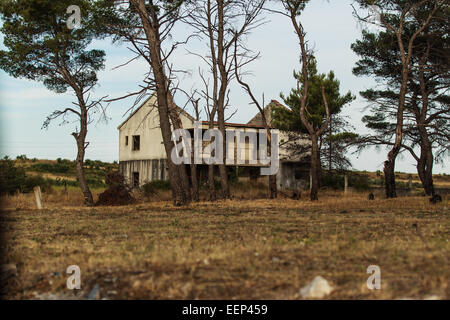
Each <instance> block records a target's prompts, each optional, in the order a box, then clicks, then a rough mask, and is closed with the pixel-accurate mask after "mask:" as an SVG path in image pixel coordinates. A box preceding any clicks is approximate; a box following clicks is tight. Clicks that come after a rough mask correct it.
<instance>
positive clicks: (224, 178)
mask: <svg viewBox="0 0 450 320" xmlns="http://www.w3.org/2000/svg"><path fill="white" fill-rule="evenodd" d="M223 96H225V95H223ZM219 101H220V102H219V105H218V110H217V111H218V112H217V115H218V121H219V130H220V132H221V133H222V136H223V144H222V150H223V160H222V162H223V163H222V164H219V174H220V184H221V187H222V190H221V191H222V198H223V199H229V198H230V186H229V184H228V173H227V167H226V156H227V155H226V131H225V108H224V101H223V99H222V98H219Z"/></svg>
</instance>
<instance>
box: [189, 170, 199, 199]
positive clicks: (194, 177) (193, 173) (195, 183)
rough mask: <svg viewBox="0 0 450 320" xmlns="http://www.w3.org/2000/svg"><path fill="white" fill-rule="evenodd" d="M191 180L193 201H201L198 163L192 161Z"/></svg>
mask: <svg viewBox="0 0 450 320" xmlns="http://www.w3.org/2000/svg"><path fill="white" fill-rule="evenodd" d="M191 181H192V200H193V201H199V193H198V190H199V184H198V177H197V165H196V164H194V163H192V164H191Z"/></svg>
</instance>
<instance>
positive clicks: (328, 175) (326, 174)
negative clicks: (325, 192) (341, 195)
mask: <svg viewBox="0 0 450 320" xmlns="http://www.w3.org/2000/svg"><path fill="white" fill-rule="evenodd" d="M369 182H370V179H369V177H368V176H367V175H366V174H358V173H354V172H351V173H349V176H348V186H349V187H351V188H355V189H356V190H358V191H363V190H369V189H370V183H369ZM321 186H322V187H327V188H332V189H336V190H342V189H344V187H345V178H344V173H340V172H335V171H325V170H324V171H322V180H321Z"/></svg>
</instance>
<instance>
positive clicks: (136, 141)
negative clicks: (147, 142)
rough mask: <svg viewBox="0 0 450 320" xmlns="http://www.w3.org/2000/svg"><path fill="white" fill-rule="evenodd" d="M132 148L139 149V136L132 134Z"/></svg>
mask: <svg viewBox="0 0 450 320" xmlns="http://www.w3.org/2000/svg"><path fill="white" fill-rule="evenodd" d="M133 150H134V151H139V150H141V136H133Z"/></svg>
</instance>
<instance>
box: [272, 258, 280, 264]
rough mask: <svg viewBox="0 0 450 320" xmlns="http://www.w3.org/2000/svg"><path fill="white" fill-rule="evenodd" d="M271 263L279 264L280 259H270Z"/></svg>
mask: <svg viewBox="0 0 450 320" xmlns="http://www.w3.org/2000/svg"><path fill="white" fill-rule="evenodd" d="M272 262H273V263H278V262H280V259H279V258H277V257H273V258H272Z"/></svg>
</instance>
